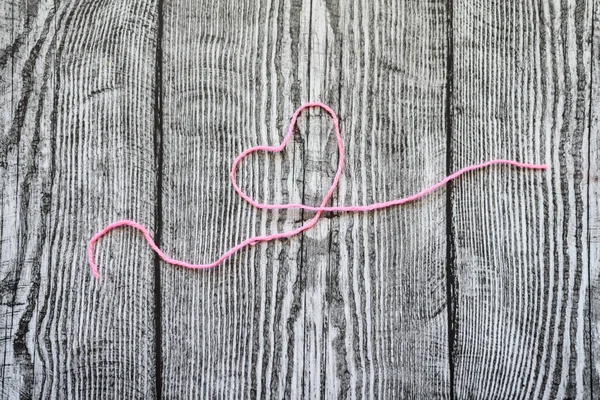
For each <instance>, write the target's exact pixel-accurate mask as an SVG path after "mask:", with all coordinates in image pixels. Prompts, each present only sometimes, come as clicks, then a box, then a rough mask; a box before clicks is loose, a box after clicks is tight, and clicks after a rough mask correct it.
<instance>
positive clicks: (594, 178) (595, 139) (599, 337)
mask: <svg viewBox="0 0 600 400" xmlns="http://www.w3.org/2000/svg"><path fill="white" fill-rule="evenodd" d="M592 32H593V34H594V36H593V38H592V39H593V49H592V60H591V66H592V67H591V68H592V99H591V102H592V103H591V107H590V113H591V115H590V138H589V149H588V151H589V154H590V156H589V160H588V162H589V171H588V175H587V184H588V215H589V224H588V237H587V240H588V243H589V249H588V250H589V252H590V253H589V264H588V266H589V268H590V306H589V309H590V318H591V321H590V342H591V360H592V365H591V368H592V370H591V372H592V373H591V375H592V378H591V379H592V388H591V390H592V395H593V398H598V396H600V2H599V1H596V2H595V4H594V16H593V28H592Z"/></svg>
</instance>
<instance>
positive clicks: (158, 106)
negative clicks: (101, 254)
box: [154, 0, 164, 399]
mask: <svg viewBox="0 0 600 400" xmlns="http://www.w3.org/2000/svg"><path fill="white" fill-rule="evenodd" d="M163 6H164V0H157V3H156V13H157V20H156V22H157V23H156V59H155V74H154V157H155V163H156V200H155V206H154V224H155V242H156V244H157V245H158V246H159V247H160V246H162V228H163V221H162V186H163V185H162V178H163V151H164V149H163V132H164V129H163V128H164V125H163V101H162V96H163V91H162V83H163V82H162V77H163V71H162V62H163V57H162V51H163V48H162V40H163V24H164V21H163ZM161 307H162V292H161V280H160V258H159V257H158V255H156V254H155V256H154V358H155V360H154V367H155V371H154V374H155V377H154V379H155V381H154V382H155V388H154V390H155V391H156V398H157V399H160V398H162V386H163V382H162V378H163V359H162V308H161Z"/></svg>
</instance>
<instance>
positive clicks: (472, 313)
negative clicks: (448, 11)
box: [452, 0, 592, 398]
mask: <svg viewBox="0 0 600 400" xmlns="http://www.w3.org/2000/svg"><path fill="white" fill-rule="evenodd" d="M591 10H592V3H591V1H584V0H581V1H570V2H562V1H561V2H559V1H552V2H537V1H516V2H505V1H493V2H485V3H472V2H468V1H458V2H455V8H454V16H453V35H454V43H455V46H454V54H455V57H454V60H455V61H454V64H453V67H454V85H453V88H454V93H453V107H452V111H453V115H454V117H453V124H452V127H453V129H452V146H453V149H452V150H453V152H452V154H453V166H454V167H455V168H458V167H460V166H464V165H466V164H470V163H474V162H481V161H484V160H487V159H491V158H510V159H518V160H524V161H531V162H545V163H547V164H549V170H548V171H547V173H532V172H527V171H519V170H516V169H509V168H494V169H491V170H489V171H486V172H485V173H477V174H472V175H471V176H469V177H468V178H466V179H463V180H461V181H460V182H458V183H456V185H455V187H454V191H453V208H452V215H453V218H452V222H453V236H454V238H453V243H455V246H456V251H455V260H454V268H453V271H454V279H453V285H454V287H453V291H455V293H456V298H455V299H453V301H455V304H456V324H455V326H456V331H455V337H456V343H455V352H454V355H453V359H454V362H455V369H456V394H457V397H459V398H590V387H591V383H590V370H589V368H590V360H589V348H590V345H589V342H588V340H589V331H588V329H589V319H588V318H589V312H588V302H587V299H588V290H589V276H588V273H589V269H588V268H589V262H590V260H589V258H588V251H589V242H588V241H587V223H588V218H587V217H588V213H589V210H588V189H587V181H586V180H585V176H586V174H587V169H588V166H589V159H588V151H587V147H588V143H589V140H590V138H589V129H588V128H589V127H588V111H589V107H590V103H589V101H590V98H589V94H590V54H591V45H590V42H591V16H592V15H591V14H592V13H591Z"/></svg>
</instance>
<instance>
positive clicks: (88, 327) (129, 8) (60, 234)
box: [0, 0, 156, 398]
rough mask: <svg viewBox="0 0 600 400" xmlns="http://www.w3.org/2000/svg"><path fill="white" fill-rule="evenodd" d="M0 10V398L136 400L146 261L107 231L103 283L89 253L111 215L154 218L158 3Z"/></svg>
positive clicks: (137, 242)
mask: <svg viewBox="0 0 600 400" xmlns="http://www.w3.org/2000/svg"><path fill="white" fill-rule="evenodd" d="M2 7H3V9H2V13H3V17H4V18H3V19H2V24H10V25H11V27H10V32H11V34H10V36H9V37H6V36H4V35H3V37H2V53H1V54H0V76H2V82H1V85H0V90H1V91H0V121H1V125H0V186H1V189H2V191H1V193H2V194H1V196H0V202H1V204H0V210H2V211H0V334H1V336H2V339H3V340H2V343H1V344H0V349H1V350H0V354H1V357H2V366H1V367H0V380H1V388H0V397H2V398H84V397H98V398H107V397H112V398H122V397H127V398H146V397H148V396H150V395H152V393H153V392H154V369H155V368H154V357H153V353H154V342H153V340H154V335H153V311H154V309H153V303H154V299H153V278H152V277H153V274H152V265H153V261H152V260H153V256H152V254H151V253H150V251H149V250H148V249H147V246H146V244H145V243H144V241H143V239H142V238H140V237H139V236H138V235H137V234H136V233H134V232H119V233H116V234H115V235H114V236H113V237H112V238H111V240H106V241H102V243H101V244H100V248H99V251H98V261H99V263H100V266H101V269H102V272H103V273H104V277H105V278H104V281H103V285H102V286H99V285H98V284H97V282H95V281H93V279H92V277H91V275H90V273H89V269H88V266H87V261H86V257H85V249H86V242H87V240H88V239H89V237H90V236H91V234H92V233H93V232H94V231H96V230H97V229H99V228H100V227H102V226H103V225H104V224H106V223H107V222H110V221H112V220H114V219H116V218H119V217H128V218H135V219H138V220H140V221H144V222H147V223H149V224H150V225H151V224H152V221H153V208H154V205H153V204H154V203H153V202H154V198H155V193H154V187H155V185H154V182H155V172H154V168H153V167H154V165H153V164H154V155H153V146H154V136H153V125H154V123H153V86H154V85H153V83H154V60H155V44H156V40H155V33H156V30H155V21H156V6H155V4H154V3H152V2H148V1H129V2H122V1H105V2H98V1H93V0H89V1H77V2H55V1H52V0H42V1H28V2H17V1H15V2H11V3H6V2H3V6H2ZM7 21H8V22H7ZM1 29H2V31H3V32H6V30H7V26H6V25H2V28H1Z"/></svg>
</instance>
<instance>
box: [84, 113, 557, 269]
mask: <svg viewBox="0 0 600 400" xmlns="http://www.w3.org/2000/svg"><path fill="white" fill-rule="evenodd" d="M309 107H319V108H322V109H323V110H325V111H326V112H327V113H328V114H329V115H330V116H331V118H332V120H333V125H334V130H335V139H336V142H337V146H338V155H339V158H338V167H337V170H336V172H335V176H334V178H333V182H332V183H331V186H330V187H329V189H328V190H327V193H326V194H325V197H323V200H322V201H321V205H320V206H318V207H316V206H307V205H305V204H265V203H260V202H257V201H255V200H254V199H252V198H251V197H250V196H248V195H247V194H246V193H244V191H243V190H242V189H241V188H240V187H239V186H238V184H237V182H236V180H235V177H236V171H237V166H238V164H239V163H240V162H241V161H242V160H243V159H244V158H246V157H247V156H248V155H250V154H251V153H255V152H269V153H279V152H281V151H282V150H283V149H284V148H285V146H286V145H287V143H288V142H289V140H290V139H291V138H292V136H293V133H294V127H295V125H296V121H297V120H298V116H299V115H300V113H301V112H302V111H303V110H304V109H306V108H309ZM495 164H507V165H512V166H515V167H519V168H526V169H534V170H544V169H546V168H547V166H546V165H541V164H526V163H520V162H517V161H512V160H503V159H498V160H492V161H487V162H484V163H481V164H476V165H471V166H468V167H465V168H462V169H460V170H458V171H456V172H454V173H453V174H451V175H448V176H447V177H446V178H444V179H442V180H441V181H439V182H438V183H436V184H435V185H433V186H431V187H429V188H427V189H424V190H422V191H420V192H418V193H415V194H413V195H411V196H408V197H404V198H401V199H396V200H391V201H386V202H381V203H373V204H369V205H358V206H338V207H328V206H327V203H328V202H329V200H330V199H331V196H332V195H333V193H334V191H335V189H336V188H337V186H338V184H339V181H340V178H341V176H342V169H343V165H344V143H343V141H342V135H341V133H340V127H339V121H338V118H337V116H336V114H335V112H334V111H333V110H332V109H331V108H330V107H329V106H327V105H325V104H323V103H320V102H311V103H305V104H303V105H302V106H300V107H299V108H298V109H297V110H296V112H294V115H293V116H292V120H291V121H290V126H289V128H288V132H287V134H286V135H285V137H284V138H283V141H282V142H281V144H279V145H278V146H256V147H251V148H249V149H247V150H244V151H243V152H242V153H240V155H238V156H237V157H236V158H235V159H234V160H233V164H232V166H231V172H230V178H231V183H232V185H233V188H234V189H235V191H236V192H237V193H238V194H239V195H240V197H242V198H243V199H244V200H246V201H247V202H248V203H250V204H251V205H253V206H254V207H256V208H259V209H264V210H283V209H303V210H308V211H314V212H315V215H314V216H313V217H312V218H311V219H309V220H308V221H306V222H305V223H304V224H303V225H302V226H300V227H299V228H296V229H293V230H291V231H288V232H280V233H274V234H270V235H260V236H254V237H251V238H248V239H246V240H244V241H242V242H241V243H239V244H237V245H235V246H233V247H232V248H230V249H229V250H227V251H226V252H225V253H223V255H221V257H219V258H218V259H217V260H216V261H214V262H212V263H209V264H190V263H187V262H185V261H181V260H176V259H174V258H171V257H169V256H167V255H166V254H165V253H163V252H162V251H161V250H160V249H159V248H158V246H157V245H156V243H155V242H154V240H153V239H152V236H150V233H149V232H148V230H147V229H146V228H145V227H144V226H143V225H141V224H138V223H137V222H134V221H130V220H120V221H116V222H113V223H111V224H109V225H107V226H106V227H105V228H104V229H102V230H100V231H99V232H98V233H96V234H95V235H94V236H93V237H92V238H91V239H90V241H89V243H88V249H87V255H88V262H89V264H90V269H91V271H92V275H93V276H94V277H96V278H100V274H99V272H98V266H97V265H96V262H95V257H94V247H95V244H96V242H97V241H98V240H99V239H100V238H101V237H102V236H104V235H106V234H107V233H108V232H109V231H111V230H113V229H115V228H118V227H121V226H130V227H132V228H135V229H137V230H139V231H140V232H142V234H143V235H144V237H145V238H146V241H147V242H148V244H149V245H150V247H151V248H152V250H154V251H155V252H156V254H157V255H158V256H159V257H160V258H161V259H162V260H163V261H165V262H166V263H169V264H172V265H177V266H180V267H184V268H189V269H207V268H213V267H216V266H217V265H219V264H221V263H222V262H223V261H225V260H226V259H228V258H229V257H230V256H231V255H233V254H234V253H236V252H238V251H240V250H241V249H243V248H244V247H247V246H253V245H256V244H258V243H261V242H270V241H273V240H277V239H286V238H291V237H293V236H296V235H298V234H300V233H302V232H304V231H306V230H308V229H310V228H312V227H313V226H315V225H316V224H317V222H318V221H319V219H320V218H321V215H322V214H323V213H324V212H326V211H328V212H368V211H374V210H379V209H382V208H387V207H392V206H396V205H400V204H404V203H408V202H411V201H414V200H417V199H419V198H422V197H424V196H426V195H428V194H429V193H431V192H433V191H435V190H437V189H439V188H440V187H442V186H444V185H445V184H446V183H448V182H450V181H451V180H453V179H456V178H457V177H459V176H460V175H463V174H465V173H467V172H469V171H473V170H476V169H481V168H485V167H488V166H490V165H495Z"/></svg>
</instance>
